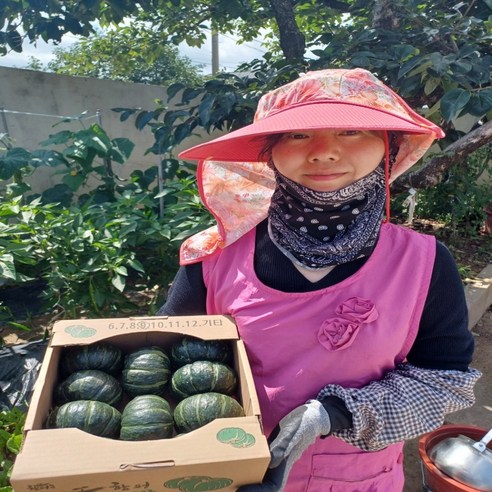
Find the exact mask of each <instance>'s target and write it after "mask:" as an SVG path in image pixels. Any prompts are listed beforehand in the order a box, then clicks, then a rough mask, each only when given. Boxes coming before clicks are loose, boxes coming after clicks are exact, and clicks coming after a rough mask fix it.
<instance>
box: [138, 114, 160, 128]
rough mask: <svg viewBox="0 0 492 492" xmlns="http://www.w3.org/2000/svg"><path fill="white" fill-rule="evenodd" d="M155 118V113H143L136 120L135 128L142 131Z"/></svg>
mask: <svg viewBox="0 0 492 492" xmlns="http://www.w3.org/2000/svg"><path fill="white" fill-rule="evenodd" d="M154 116H155V115H154V111H141V112H140V113H138V115H137V117H136V119H135V126H136V127H137V128H138V129H139V130H141V129H142V128H144V127H145V125H147V123H149V121H152V120H153V119H154Z"/></svg>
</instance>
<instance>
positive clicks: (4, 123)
mask: <svg viewBox="0 0 492 492" xmlns="http://www.w3.org/2000/svg"><path fill="white" fill-rule="evenodd" d="M0 113H2V123H3V127H4V129H5V133H6V134H7V136H10V134H9V127H8V125H7V117H6V116H5V108H0Z"/></svg>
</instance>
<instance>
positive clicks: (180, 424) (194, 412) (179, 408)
mask: <svg viewBox="0 0 492 492" xmlns="http://www.w3.org/2000/svg"><path fill="white" fill-rule="evenodd" d="M243 416H244V411H243V407H242V406H241V405H240V404H239V403H238V402H237V401H236V400H234V398H231V397H230V396H227V395H223V394H221V393H213V392H211V393H200V394H198V395H193V396H189V397H188V398H185V399H184V400H182V401H180V402H179V403H178V404H177V405H176V408H175V409H174V423H175V425H176V429H177V431H178V432H179V433H186V432H191V431H193V430H195V429H198V428H199V427H203V426H204V425H206V424H208V423H209V422H212V420H215V419H218V418H227V417H243Z"/></svg>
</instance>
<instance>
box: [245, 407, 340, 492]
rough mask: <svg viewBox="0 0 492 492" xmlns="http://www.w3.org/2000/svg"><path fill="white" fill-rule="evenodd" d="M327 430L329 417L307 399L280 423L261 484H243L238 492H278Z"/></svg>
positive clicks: (329, 423)
mask: <svg viewBox="0 0 492 492" xmlns="http://www.w3.org/2000/svg"><path fill="white" fill-rule="evenodd" d="M330 431H331V422H330V417H329V415H328V413H327V411H326V410H325V409H324V407H323V405H322V404H321V403H320V402H319V401H318V400H309V401H308V402H307V403H305V404H304V405H301V406H300V407H297V408H294V410H292V411H291V412H290V413H288V414H287V415H286V416H285V417H284V418H283V419H282V420H281V421H280V423H279V425H278V434H277V435H276V437H275V438H274V439H273V441H272V443H271V444H270V453H271V456H272V459H271V461H270V465H269V467H268V470H267V472H266V474H265V478H264V480H263V483H261V484H258V485H244V486H243V487H239V488H238V492H281V491H282V490H283V489H284V487H285V484H286V483H287V478H288V477H289V472H290V470H291V468H292V466H293V465H294V463H295V462H296V461H297V460H298V459H299V458H300V456H301V455H302V453H303V452H304V451H305V450H306V449H307V448H308V447H309V446H310V445H311V444H313V443H314V441H315V440H316V438H317V437H319V436H326V435H328V434H329V433H330ZM273 435H275V433H274V434H273Z"/></svg>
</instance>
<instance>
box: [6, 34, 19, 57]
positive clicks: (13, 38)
mask: <svg viewBox="0 0 492 492" xmlns="http://www.w3.org/2000/svg"><path fill="white" fill-rule="evenodd" d="M7 44H8V45H9V46H10V47H11V48H12V49H13V50H14V51H16V52H17V53H22V36H21V35H20V34H19V33H18V32H17V31H7Z"/></svg>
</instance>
